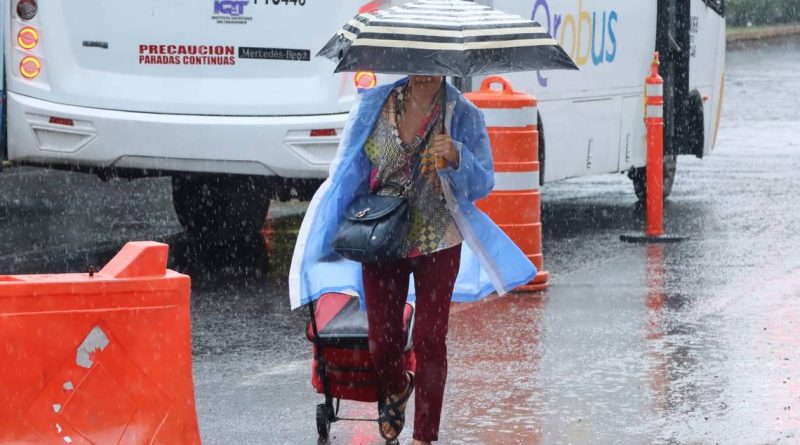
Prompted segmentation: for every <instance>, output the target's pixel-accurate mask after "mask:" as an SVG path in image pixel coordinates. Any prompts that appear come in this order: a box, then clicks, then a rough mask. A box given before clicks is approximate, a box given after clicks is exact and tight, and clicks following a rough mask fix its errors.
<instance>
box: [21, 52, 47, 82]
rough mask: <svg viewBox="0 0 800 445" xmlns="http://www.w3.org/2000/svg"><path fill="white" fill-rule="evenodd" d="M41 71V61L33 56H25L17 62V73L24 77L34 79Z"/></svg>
mask: <svg viewBox="0 0 800 445" xmlns="http://www.w3.org/2000/svg"><path fill="white" fill-rule="evenodd" d="M41 72H42V62H40V61H39V59H37V58H36V57H34V56H27V57H25V58H23V59H22V61H21V62H20V63H19V73H20V74H22V77H24V78H26V79H35V78H36V77H37V76H39V73H41Z"/></svg>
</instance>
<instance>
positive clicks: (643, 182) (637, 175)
mask: <svg viewBox="0 0 800 445" xmlns="http://www.w3.org/2000/svg"><path fill="white" fill-rule="evenodd" d="M677 170H678V155H674V154H672V155H669V154H667V155H664V199H667V197H668V196H669V195H670V193H672V186H673V185H674V184H675V172H676V171H677ZM628 177H629V178H630V179H631V181H632V182H633V191H634V192H635V193H636V198H637V199H638V200H639V202H645V201H646V200H647V168H645V167H640V168H632V169H630V170H629V171H628Z"/></svg>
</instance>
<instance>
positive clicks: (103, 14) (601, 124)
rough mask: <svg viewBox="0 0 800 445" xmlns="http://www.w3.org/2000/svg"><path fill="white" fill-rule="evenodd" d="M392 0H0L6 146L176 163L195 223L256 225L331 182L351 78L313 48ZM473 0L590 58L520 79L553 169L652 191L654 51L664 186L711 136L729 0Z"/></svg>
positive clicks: (141, 172) (54, 160)
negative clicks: (647, 173) (279, 203)
mask: <svg viewBox="0 0 800 445" xmlns="http://www.w3.org/2000/svg"><path fill="white" fill-rule="evenodd" d="M387 3H389V2H387V1H368V0H335V1H334V0H171V1H168V2H167V1H159V2H141V1H123V0H106V1H102V2H97V1H91V0H68V1H67V0H64V1H56V0H53V1H41V2H40V1H37V0H8V1H2V3H0V4H3V5H4V6H3V8H4V10H3V14H0V17H4V19H3V22H2V28H3V29H5V30H6V31H5V32H4V37H5V38H4V41H5V49H4V53H5V54H4V62H5V85H6V110H5V111H6V117H5V125H6V129H7V132H6V139H5V141H4V144H3V146H2V147H0V152H2V153H3V156H2V157H4V158H5V159H8V160H10V161H12V162H14V163H16V164H21V165H36V166H42V167H48V168H57V169H71V170H78V171H85V172H91V173H95V174H97V175H99V176H101V177H104V178H108V177H113V176H121V177H145V176H154V175H169V176H172V178H173V181H172V184H173V197H174V204H175V210H176V213H177V215H178V218H179V220H180V221H181V223H182V224H183V225H184V226H185V227H186V228H187V229H188V230H190V231H194V232H198V233H206V234H214V235H216V234H218V233H219V232H222V231H226V230H229V231H230V230H233V231H242V230H253V229H256V228H258V227H259V226H260V225H261V224H262V223H263V221H264V218H265V214H266V211H267V209H268V206H269V200H270V199H281V200H285V199H289V198H291V197H298V198H300V199H308V198H309V197H310V195H311V194H312V193H313V191H314V190H315V189H316V187H317V186H318V185H319V183H320V182H321V180H322V179H324V177H325V176H326V174H327V169H328V164H329V162H330V161H331V160H332V159H333V156H334V153H335V150H336V147H337V143H338V135H339V134H340V132H341V130H342V127H343V125H344V122H345V120H346V113H347V112H348V110H349V109H350V106H351V104H352V102H353V99H354V95H355V92H356V90H355V86H354V78H355V76H354V75H353V74H343V75H333V74H331V73H332V71H333V68H334V65H333V64H332V63H331V62H330V61H328V60H325V59H322V58H315V57H314V55H315V53H316V52H317V51H318V50H319V49H320V48H321V47H322V45H324V44H325V42H326V41H327V40H328V38H329V37H330V36H332V35H333V34H334V33H335V32H336V30H337V29H338V28H339V27H340V26H341V25H342V24H343V23H345V22H346V21H347V20H348V19H349V18H351V17H352V16H353V15H354V14H355V13H356V12H358V11H360V10H362V11H363V10H367V9H370V8H376V7H383V6H387ZM480 3H484V4H488V5H490V6H495V7H497V8H498V9H502V10H505V11H508V12H513V13H517V14H520V15H523V16H526V17H532V18H533V19H535V20H537V21H539V22H540V23H542V24H543V25H544V26H546V27H547V28H548V29H549V30H550V31H551V34H553V35H554V36H555V37H556V39H558V40H559V41H560V42H561V44H562V45H563V46H564V47H565V48H566V49H567V51H568V52H570V53H571V55H572V57H573V59H574V60H576V61H577V63H578V64H579V65H580V67H581V71H580V72H543V73H520V74H514V75H511V76H509V77H510V79H511V80H512V82H513V84H514V86H515V87H516V88H517V89H521V90H525V91H528V92H531V93H533V94H534V95H536V96H537V98H538V99H539V100H540V112H541V129H542V130H543V131H542V134H543V135H544V136H543V139H542V141H541V142H542V143H541V146H542V147H543V150H541V154H540V156H542V167H543V175H542V180H543V181H555V180H559V179H564V178H570V177H577V176H585V175H594V174H601V173H610V172H621V171H629V172H630V175H631V177H632V178H633V179H634V184H635V185H637V187H636V188H637V191H638V192H639V193H640V194H641V193H643V182H644V181H643V175H642V168H643V167H644V163H645V153H644V152H645V149H644V142H643V140H644V125H643V123H642V117H643V116H642V114H643V92H644V78H645V74H646V73H647V69H648V66H649V62H650V59H651V57H652V52H653V50H656V49H657V50H659V51H661V54H662V63H663V65H662V72H664V76H665V80H666V82H667V88H666V89H665V90H666V91H667V93H668V97H667V113H666V116H667V125H668V129H667V134H668V137H667V152H668V154H667V156H666V158H667V159H668V162H666V163H665V165H666V166H667V167H666V168H665V169H666V170H667V171H668V173H670V172H671V173H672V174H668V175H667V182H668V183H670V184H671V178H672V177H674V166H675V163H674V157H675V156H676V155H677V154H692V155H695V156H703V155H705V154H707V153H708V151H709V150H710V149H711V147H713V136H714V131H715V128H716V126H717V123H718V115H719V107H720V103H721V99H722V91H721V90H722V71H723V66H724V56H725V53H724V51H725V44H724V42H725V40H724V33H725V21H724V18H723V16H724V14H723V12H724V4H723V0H691V2H686V1H684V0H657V1H656V0H652V1H635V2H634V1H623V0H495V1H490V0H483V1H480ZM372 79H373V78H372V77H371V76H370V75H369V74H367V75H364V76H360V77H359V80H360V81H362V82H364V84H368V83H369V82H370V81H371V80H372ZM388 80H389V77H388V76H381V75H378V81H388ZM478 80H480V79H473V80H472V81H473V82H477V81H478ZM470 84H471V82H467V88H469V85H470ZM666 190H667V192H668V190H669V187H667V188H666Z"/></svg>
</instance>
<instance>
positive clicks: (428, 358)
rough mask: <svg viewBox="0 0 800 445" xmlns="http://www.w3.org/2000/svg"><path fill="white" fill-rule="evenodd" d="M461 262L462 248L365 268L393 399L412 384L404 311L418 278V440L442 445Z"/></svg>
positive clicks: (375, 339)
mask: <svg viewBox="0 0 800 445" xmlns="http://www.w3.org/2000/svg"><path fill="white" fill-rule="evenodd" d="M460 262H461V245H458V246H455V247H451V248H449V249H445V250H441V251H439V252H435V253H432V254H430V255H423V256H419V257H414V258H406V259H400V260H396V261H391V262H386V263H381V264H365V265H364V266H363V279H364V293H365V297H366V301H367V319H368V320H369V350H370V353H371V355H372V361H373V363H374V365H375V370H376V372H377V373H378V378H379V379H380V382H381V385H382V387H383V390H384V391H385V392H386V393H388V394H397V393H400V392H402V391H403V390H404V389H405V387H406V384H407V382H408V380H407V378H406V375H405V372H404V371H403V367H402V359H403V346H404V344H403V343H404V342H403V308H404V305H405V302H406V296H407V294H408V283H409V274H411V273H413V274H414V288H415V290H416V296H417V304H416V314H415V315H416V320H415V323H414V334H413V335H414V339H413V340H414V353H415V355H416V361H417V367H416V379H415V391H414V393H415V394H414V410H415V415H414V439H416V440H422V441H428V442H431V441H435V440H438V435H439V419H440V416H441V413H442V399H443V397H444V385H445V381H446V380H447V346H446V344H445V338H446V336H447V321H448V316H449V314H450V298H451V297H452V294H453V286H454V285H455V281H456V275H458V268H459V265H460Z"/></svg>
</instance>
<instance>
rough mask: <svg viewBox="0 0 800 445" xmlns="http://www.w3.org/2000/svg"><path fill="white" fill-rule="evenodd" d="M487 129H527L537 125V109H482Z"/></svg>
mask: <svg viewBox="0 0 800 445" xmlns="http://www.w3.org/2000/svg"><path fill="white" fill-rule="evenodd" d="M481 111H483V117H484V119H485V120H486V126H487V127H527V126H529V125H536V107H523V108H481Z"/></svg>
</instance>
